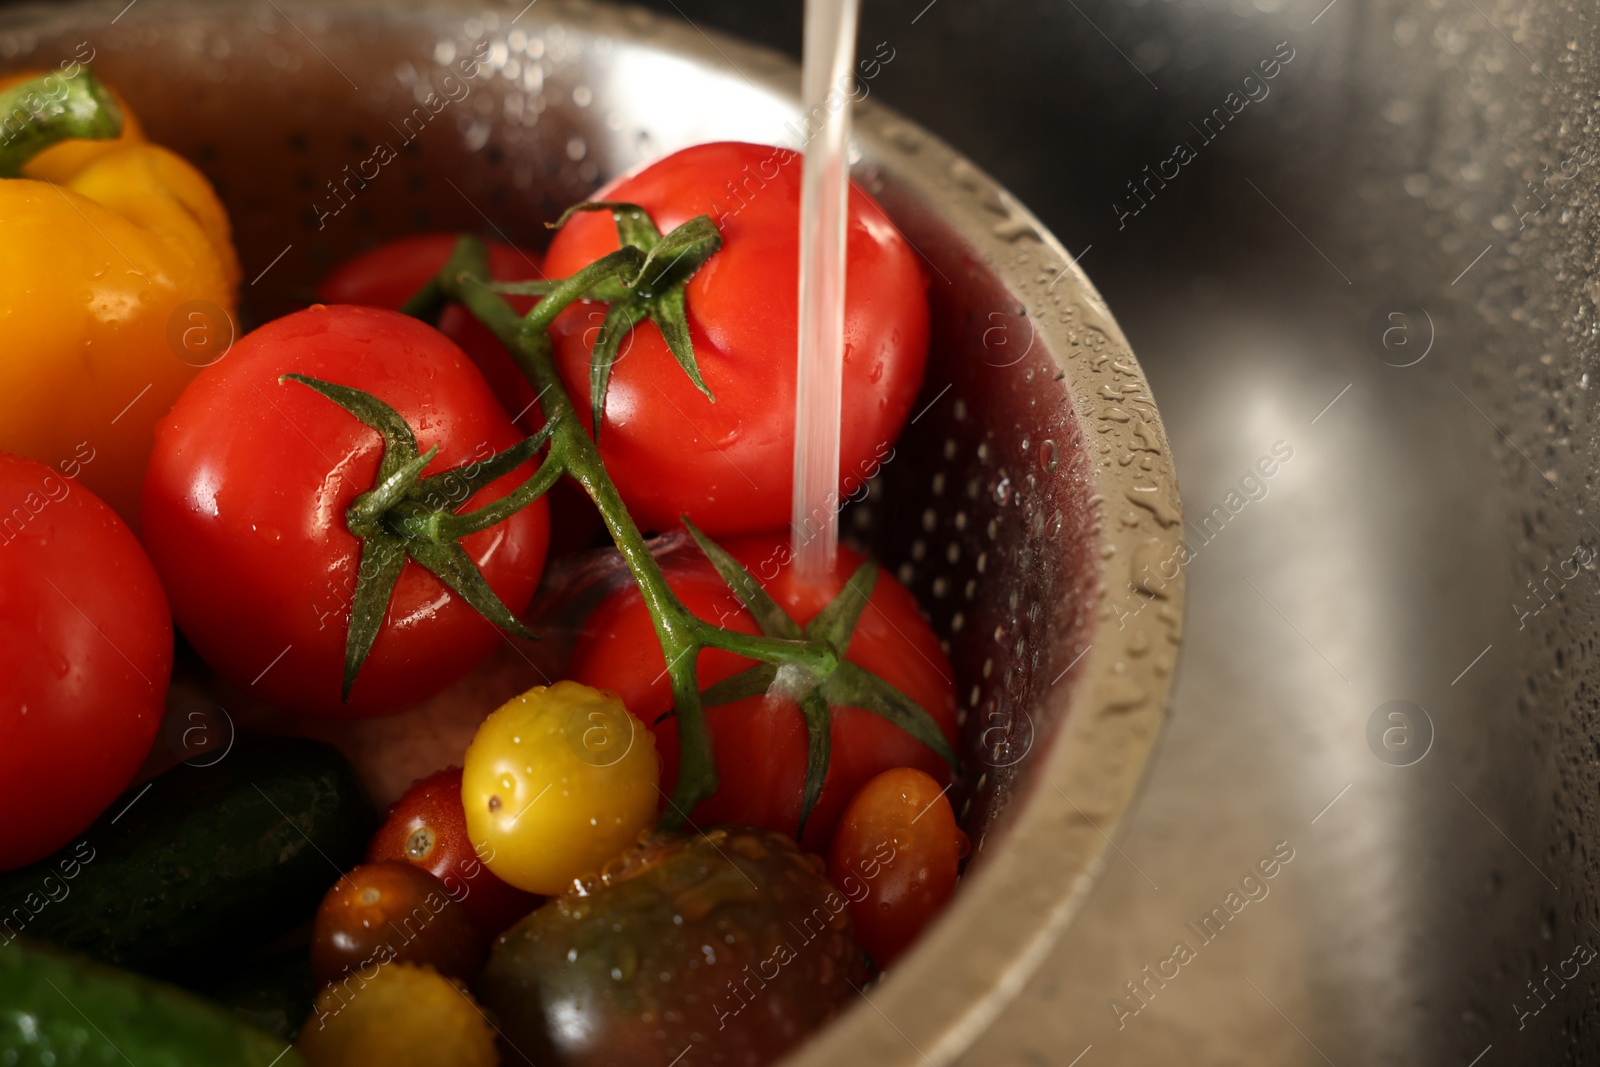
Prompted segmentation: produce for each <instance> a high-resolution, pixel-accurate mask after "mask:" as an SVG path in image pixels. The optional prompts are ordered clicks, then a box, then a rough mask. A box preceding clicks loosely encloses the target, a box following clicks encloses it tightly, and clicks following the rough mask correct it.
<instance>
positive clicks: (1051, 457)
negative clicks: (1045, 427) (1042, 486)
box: [1039, 438, 1060, 473]
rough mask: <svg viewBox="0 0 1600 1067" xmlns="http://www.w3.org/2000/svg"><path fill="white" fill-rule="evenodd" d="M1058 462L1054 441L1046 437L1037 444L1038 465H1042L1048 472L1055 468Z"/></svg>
mask: <svg viewBox="0 0 1600 1067" xmlns="http://www.w3.org/2000/svg"><path fill="white" fill-rule="evenodd" d="M1059 462H1060V461H1059V460H1058V459H1057V458H1056V443H1055V442H1054V441H1052V440H1050V439H1049V438H1046V439H1045V441H1044V443H1043V444H1041V445H1040V446H1039V466H1041V467H1043V468H1044V469H1045V471H1046V473H1048V472H1050V471H1053V470H1055V469H1056V466H1057V465H1058V464H1059Z"/></svg>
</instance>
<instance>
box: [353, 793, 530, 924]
mask: <svg viewBox="0 0 1600 1067" xmlns="http://www.w3.org/2000/svg"><path fill="white" fill-rule="evenodd" d="M382 860H397V861H403V862H405V863H410V864H413V865H415V866H417V867H421V868H422V869H423V870H425V871H427V872H428V873H429V874H432V875H433V876H434V877H436V878H438V879H439V881H441V882H443V883H444V887H445V889H446V890H448V891H449V893H450V896H451V897H452V898H453V899H454V900H455V901H456V902H457V903H459V904H461V905H462V906H464V907H465V908H466V909H467V913H468V914H469V915H471V916H472V918H473V921H474V922H476V923H477V925H478V928H479V929H480V930H482V931H483V932H484V933H486V934H490V935H493V934H498V933H499V932H500V931H502V930H504V929H506V928H507V927H509V926H510V925H511V924H512V923H514V922H516V921H517V920H518V919H520V918H522V917H523V916H524V915H526V914H528V913H529V912H530V911H532V910H533V909H534V908H536V907H538V906H539V900H540V898H539V897H537V896H535V895H534V894H532V893H524V892H523V891H522V890H520V889H514V888H512V887H511V886H509V885H507V884H506V883H504V882H502V881H501V880H500V879H499V878H497V877H495V875H494V874H493V873H492V872H491V871H490V870H489V867H488V864H486V863H484V862H483V861H482V860H481V859H480V858H479V856H478V854H477V853H476V852H475V851H474V850H473V847H472V842H471V841H470V840H468V838H467V816H466V812H465V811H464V810H463V809H462V807H461V768H459V767H451V768H449V769H448V770H443V771H440V772H439V773H437V774H431V775H429V776H428V777H426V778H422V779H419V780H418V781H417V782H416V783H415V784H413V785H412V786H411V788H410V789H407V790H406V792H405V795H404V796H402V797H401V798H400V799H399V800H397V801H395V803H394V806H393V807H391V808H390V809H389V816H388V818H387V819H385V820H384V823H383V825H382V826H381V827H379V828H378V832H377V833H376V834H374V835H373V837H372V843H371V844H370V845H368V846H367V862H368V863H377V862H380V861H382Z"/></svg>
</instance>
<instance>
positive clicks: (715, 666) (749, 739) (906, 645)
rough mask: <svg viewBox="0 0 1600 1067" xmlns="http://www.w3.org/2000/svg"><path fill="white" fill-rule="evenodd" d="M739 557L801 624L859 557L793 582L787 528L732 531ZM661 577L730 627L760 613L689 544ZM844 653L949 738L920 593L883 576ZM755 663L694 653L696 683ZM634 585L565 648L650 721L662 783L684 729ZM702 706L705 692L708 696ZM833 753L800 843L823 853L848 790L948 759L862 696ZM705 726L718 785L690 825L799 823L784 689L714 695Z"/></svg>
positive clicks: (749, 622)
mask: <svg viewBox="0 0 1600 1067" xmlns="http://www.w3.org/2000/svg"><path fill="white" fill-rule="evenodd" d="M725 548H726V549H727V552H728V553H729V554H730V555H731V556H732V557H733V558H734V559H736V560H737V561H738V562H739V563H741V564H743V565H744V567H745V569H746V570H748V571H749V572H750V574H751V575H752V576H754V577H755V578H756V579H757V580H758V581H759V582H760V583H761V585H762V587H763V588H764V589H765V590H766V593H767V594H768V595H769V596H770V597H771V598H772V599H773V600H774V601H776V603H777V605H778V607H779V608H781V609H782V610H783V611H784V612H786V613H787V614H788V616H789V617H790V618H791V619H793V620H794V622H795V623H798V624H800V625H801V626H804V625H805V624H807V623H810V622H811V621H812V620H814V619H815V618H817V616H818V614H819V613H820V612H821V611H822V610H823V609H824V608H825V607H826V606H827V605H829V604H830V602H832V601H833V600H834V599H835V598H836V597H837V596H838V595H839V594H840V592H841V591H842V590H843V589H844V588H845V587H846V583H847V582H850V581H854V580H858V579H856V577H855V576H856V574H857V568H858V567H859V566H860V564H861V563H862V558H863V557H862V556H860V555H859V554H858V553H856V552H853V551H851V550H850V549H848V548H843V547H841V548H840V550H839V554H838V557H837V558H836V559H835V561H834V566H833V570H832V572H831V573H830V574H829V575H828V577H827V578H826V580H825V581H823V582H821V583H819V584H815V585H813V584H810V583H807V582H803V581H801V580H800V579H799V578H798V577H797V576H796V575H795V573H794V570H793V568H792V566H791V556H790V552H789V546H788V539H787V537H783V536H779V535H771V534H767V535H760V536H753V537H749V538H743V539H739V540H735V541H731V542H729V543H728V544H727V545H725ZM663 569H664V570H665V573H666V577H667V584H668V585H669V586H670V587H671V588H672V590H673V592H674V593H676V594H677V595H678V597H679V598H680V599H681V600H682V601H683V603H684V605H685V606H686V607H687V608H688V609H689V610H690V611H691V612H692V613H694V614H695V615H696V616H698V617H700V618H702V619H705V620H706V621H708V622H713V623H716V624H717V625H719V626H722V627H725V628H727V629H731V630H739V631H743V632H745V633H756V632H758V630H757V625H756V620H755V618H754V617H753V616H752V615H751V613H750V612H749V611H748V610H746V608H745V607H744V606H743V605H742V604H741V603H740V601H739V599H738V598H737V597H736V596H735V595H734V593H733V592H732V591H731V590H730V589H729V586H728V584H727V582H726V581H725V579H724V577H723V576H722V575H720V574H719V573H718V572H717V570H716V568H715V567H714V566H713V565H712V563H711V562H709V561H707V560H706V559H705V558H704V557H700V556H695V555H692V554H689V553H685V554H683V555H681V556H680V555H673V556H669V557H667V558H666V559H665V560H663ZM845 658H846V659H848V660H849V661H850V662H851V663H853V664H855V665H857V666H858V667H860V668H863V669H865V670H866V671H869V672H871V673H872V674H875V675H877V676H878V677H879V678H881V679H882V680H883V681H884V682H887V683H888V684H889V685H891V686H893V687H894V689H896V690H898V691H899V692H900V693H901V694H904V696H905V697H908V698H910V699H911V700H912V701H914V702H916V703H917V704H918V705H920V706H921V708H922V709H923V710H924V711H925V712H926V713H927V714H928V716H930V717H931V718H932V720H933V723H934V724H935V725H936V727H937V729H938V731H939V732H940V733H941V734H942V735H943V736H944V739H945V740H946V741H947V742H948V744H949V745H950V746H951V747H952V748H953V747H954V745H955V743H956V692H955V684H954V681H953V675H952V672H951V669H950V664H949V662H948V660H947V659H946V658H945V655H944V652H943V650H942V649H940V647H939V640H938V638H937V637H936V636H935V635H934V633H933V630H932V628H931V627H930V626H929V625H928V624H927V622H926V621H925V620H924V619H923V618H922V614H921V612H920V611H919V609H918V608H917V602H916V600H915V599H914V598H913V597H912V596H911V594H910V593H909V592H908V591H907V590H906V589H905V587H904V586H902V585H900V584H899V583H898V582H896V581H895V580H894V579H893V578H891V577H890V576H889V575H887V574H881V573H880V574H878V575H877V578H876V582H875V583H874V584H873V586H872V588H871V590H870V596H869V597H868V598H867V602H866V606H865V609H864V610H863V611H862V612H861V615H860V619H859V621H858V622H857V623H856V624H855V628H854V632H853V633H852V634H851V635H850V636H849V639H848V645H847V646H846V649H845ZM751 665H752V664H751V661H750V660H747V659H744V658H742V657H740V656H737V655H734V654H733V653H730V652H724V651H720V650H717V649H708V650H706V651H705V652H702V653H701V654H700V659H699V671H700V685H701V688H702V689H704V690H707V691H712V690H714V687H715V686H716V684H717V683H719V682H722V681H724V680H725V679H729V678H731V677H732V676H734V675H736V674H739V673H740V672H741V671H743V670H745V669H746V668H749V667H750V666H751ZM665 667H666V663H665V660H664V658H663V656H662V654H661V647H660V645H659V643H658V642H657V640H656V637H655V632H654V630H653V628H652V623H651V620H650V614H649V611H648V610H647V608H646V606H645V602H644V598H643V597H642V596H641V595H640V593H639V590H638V587H637V586H634V585H628V586H626V587H624V588H623V589H622V590H620V591H619V592H616V593H613V594H612V595H611V596H609V597H608V598H606V599H605V600H604V601H602V602H601V604H600V605H599V606H598V607H597V608H596V609H595V611H594V613H593V614H592V615H591V616H590V617H589V620H588V622H587V623H586V624H585V626H584V629H583V632H582V634H581V635H580V637H579V639H578V643H577V646H576V648H575V649H574V650H573V655H572V660H571V663H570V664H569V666H568V670H567V675H568V677H570V678H572V679H574V680H576V681H579V682H583V683H584V684H586V685H592V686H594V687H596V688H599V689H609V690H612V691H613V692H615V693H617V694H618V695H619V696H620V697H621V698H622V700H623V703H624V704H625V705H627V707H628V710H629V711H631V712H632V713H633V714H634V715H636V716H638V717H639V718H640V719H642V720H644V721H645V722H647V723H652V724H653V725H652V726H651V729H652V730H653V731H654V733H655V736H656V747H657V751H658V752H660V754H661V765H662V784H661V788H662V789H663V791H665V792H667V793H670V792H671V789H672V786H673V784H674V783H675V782H676V779H677V763H678V729H677V723H676V722H675V721H674V719H673V718H671V717H670V716H668V717H665V718H663V716H667V713H669V712H671V711H672V708H673V699H672V690H671V682H670V680H669V678H668V677H667V674H666V670H665ZM708 704H710V702H709V701H708ZM830 718H831V727H830V735H831V744H830V748H831V752H830V754H829V759H828V767H827V774H826V777H825V778H824V780H823V785H822V791H821V794H820V796H819V797H818V799H817V802H816V807H815V809H814V810H813V811H812V813H811V816H810V819H809V821H808V822H807V823H806V827H805V833H804V835H803V836H801V842H802V843H803V844H804V845H805V846H806V847H807V848H808V849H810V850H813V851H817V852H823V853H826V851H827V847H828V843H829V842H830V841H831V840H832V837H833V831H834V828H835V826H836V825H837V824H838V821H839V819H840V817H841V815H843V813H844V808H845V805H846V804H848V803H849V801H850V799H851V798H852V797H853V796H855V795H856V793H857V792H858V791H859V790H860V789H861V787H862V786H864V785H865V784H866V783H867V782H868V781H869V780H871V779H872V778H873V777H875V776H876V775H878V774H880V773H882V772H884V771H887V770H890V769H892V768H895V767H914V768H917V769H919V770H921V771H924V772H926V773H927V774H928V775H930V776H932V777H933V778H935V779H936V780H937V781H939V782H940V783H941V784H942V783H944V782H947V781H949V778H950V768H949V766H948V765H947V763H946V761H945V760H944V759H942V758H941V757H940V755H939V754H938V753H936V752H935V751H934V750H933V749H932V748H930V747H929V746H928V745H926V744H924V743H922V742H921V741H919V740H917V739H916V738H915V737H913V736H912V734H911V733H909V732H907V731H906V730H905V729H903V728H902V727H901V726H899V725H897V724H896V723H894V722H891V721H889V720H888V719H886V718H884V717H882V716H880V715H878V714H874V713H873V712H872V711H868V710H865V709H863V708H860V707H852V706H837V705H836V706H833V707H832V708H831V709H830ZM705 719H706V726H707V729H708V730H709V732H710V734H711V745H712V750H713V752H714V753H715V756H716V762H717V769H718V774H719V785H718V788H717V791H716V793H715V794H713V795H712V797H711V798H710V799H709V800H707V801H704V802H703V803H701V804H700V805H699V806H697V807H696V808H695V810H694V811H693V812H691V813H689V814H690V818H691V819H692V820H693V822H694V824H695V825H699V826H707V825H711V824H714V823H748V824H751V825H754V826H760V827H764V828H766V829H769V830H776V831H779V832H781V833H786V834H790V835H794V834H795V833H796V832H797V830H798V828H799V823H800V816H801V811H802V807H803V799H804V788H805V779H806V771H807V752H808V745H807V740H808V735H807V722H806V719H805V717H804V715H802V713H801V709H800V706H799V705H798V704H797V703H796V702H795V701H794V700H793V699H790V698H789V697H786V696H780V695H773V694H769V695H764V696H750V697H746V698H744V699H740V700H736V701H734V702H731V703H726V704H720V705H715V706H708V707H706V709H705Z"/></svg>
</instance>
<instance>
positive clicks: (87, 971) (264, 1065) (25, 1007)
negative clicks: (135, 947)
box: [0, 939, 305, 1067]
mask: <svg viewBox="0 0 1600 1067" xmlns="http://www.w3.org/2000/svg"><path fill="white" fill-rule="evenodd" d="M0 1063H5V1064H12V1065H15V1067H77V1065H83V1067H88V1065H90V1064H94V1065H96V1067H99V1065H102V1064H122V1063H134V1064H138V1065H139V1067H304V1063H305V1061H304V1060H302V1059H301V1058H300V1054H299V1053H297V1052H295V1051H294V1050H293V1049H292V1048H291V1047H290V1046H289V1044H288V1043H287V1042H285V1041H282V1040H280V1039H278V1038H276V1037H272V1036H269V1035H267V1034H264V1033H262V1032H261V1031H259V1030H256V1029H254V1028H252V1027H250V1026H247V1025H245V1024H244V1023H243V1022H240V1021H239V1020H238V1019H236V1018H234V1017H233V1016H232V1015H231V1014H229V1013H228V1012H227V1011H226V1010H225V1009H222V1008H218V1007H215V1006H213V1005H211V1004H207V1003H206V1002H205V1001H203V1000H200V999H199V998H197V997H194V996H191V995H190V994H188V993H185V992H183V991H182V990H179V989H174V988H172V987H171V986H165V985H162V984H160V983H159V982H153V981H150V980H148V979H144V978H140V977H138V976H137V975H132V974H126V973H124V972H121V971H117V970H114V969H112V968H110V967H105V966H102V965H100V964H97V963H92V962H90V961H88V960H82V959H77V958H74V957H72V956H68V955H65V954H62V953H59V952H57V951H55V950H52V949H47V948H45V947H43V946H39V945H34V944H30V943H29V942H27V941H26V940H22V939H18V940H16V941H13V942H11V943H9V944H6V945H3V946H0Z"/></svg>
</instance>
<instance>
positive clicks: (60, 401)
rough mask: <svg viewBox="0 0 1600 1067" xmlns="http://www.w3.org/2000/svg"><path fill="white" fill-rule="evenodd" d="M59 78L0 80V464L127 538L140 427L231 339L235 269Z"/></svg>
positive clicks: (215, 217) (156, 150) (104, 98)
mask: <svg viewBox="0 0 1600 1067" xmlns="http://www.w3.org/2000/svg"><path fill="white" fill-rule="evenodd" d="M72 67H73V69H72V70H70V71H68V72H58V73H53V74H50V75H40V74H31V75H29V74H24V75H16V76H13V77H11V78H7V79H5V80H3V81H0V232H3V233H4V238H3V240H0V450H3V451H6V452H12V453H16V454H18V455H23V456H29V457H31V458H33V459H36V460H39V461H40V462H42V463H46V464H49V465H51V466H55V467H57V468H58V469H59V470H61V471H62V473H64V474H66V475H67V476H69V477H72V478H76V479H77V480H78V481H79V482H80V483H81V484H83V485H84V486H86V487H88V488H89V489H90V490H92V491H93V492H94V493H95V494H96V495H97V496H99V497H100V498H101V499H102V500H104V501H106V502H107V503H108V504H110V505H111V506H112V507H113V508H115V509H116V510H117V512H118V513H119V514H121V515H122V517H123V518H124V519H126V520H127V521H128V522H129V523H130V524H131V525H134V526H135V528H137V518H138V509H139V496H140V492H141V489H142V487H143V483H144V470H145V465H146V464H147V462H148V461H149V458H150V448H151V442H152V439H153V436H154V431H155V424H156V422H157V421H158V420H159V419H160V418H161V417H162V416H164V415H165V414H166V413H167V411H168V410H169V409H170V408H171V407H172V404H173V402H174V401H175V400H176V399H177V397H178V394H179V393H180V392H182V391H183V388H184V386H185V385H187V384H188V383H189V381H190V380H191V379H192V378H193V377H194V376H195V374H196V373H198V371H199V368H200V366H201V365H203V364H204V363H205V362H207V361H208V359H211V358H214V357H215V356H216V354H217V353H218V352H220V351H221V350H222V348H221V346H222V345H225V344H226V342H227V340H228V339H229V338H230V337H231V336H232V333H233V331H234V330H235V329H236V327H235V325H234V323H235V322H236V321H237V320H236V319H234V318H233V312H234V296H235V289H236V287H237V286H238V283H239V263H238V258H237V256H236V254H235V253H234V250H233V245H232V242H231V240H230V236H229V225H228V216H227V213H226V212H225V211H224V210H223V207H222V204H221V202H220V201H218V199H217V196H216V193H215V192H214V191H213V190H212V188H211V185H210V184H209V183H208V182H207V181H206V179H205V178H204V177H203V176H202V175H201V174H200V172H199V171H197V170H195V169H194V168H193V167H192V166H190V165H189V164H188V163H187V162H186V161H184V160H183V159H182V158H180V157H179V156H177V155H175V154H174V153H172V152H169V151H167V150H166V149H164V148H161V147H159V146H157V145H153V144H150V143H149V142H147V141H145V140H144V138H143V134H142V132H141V131H140V130H139V128H138V126H137V124H136V123H134V122H133V121H132V120H131V119H128V120H126V121H125V120H124V118H123V109H122V108H121V106H120V105H119V104H118V102H117V101H116V99H115V98H114V97H113V96H112V95H111V94H110V93H109V92H108V91H107V90H106V89H105V87H104V86H102V85H101V84H100V83H99V82H98V81H96V80H95V79H94V76H93V75H92V74H91V73H90V72H89V70H88V69H87V68H84V67H79V66H78V65H77V64H73V65H72ZM88 138H95V139H94V140H90V139H88Z"/></svg>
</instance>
